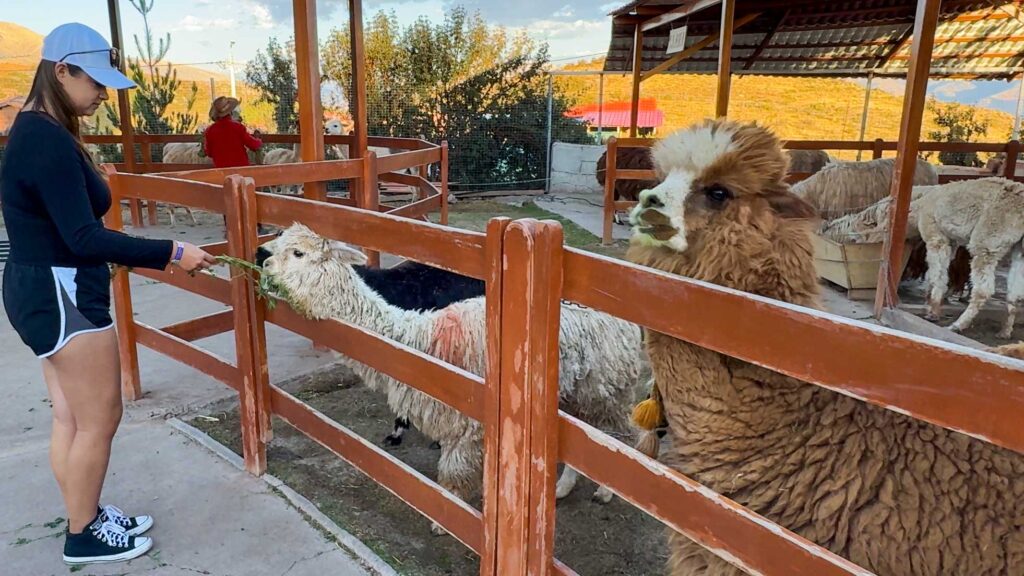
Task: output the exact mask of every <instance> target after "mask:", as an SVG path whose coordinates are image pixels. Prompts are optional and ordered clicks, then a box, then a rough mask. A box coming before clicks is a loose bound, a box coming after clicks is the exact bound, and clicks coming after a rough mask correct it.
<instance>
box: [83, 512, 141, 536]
mask: <svg viewBox="0 0 1024 576" xmlns="http://www.w3.org/2000/svg"><path fill="white" fill-rule="evenodd" d="M97 513H98V514H99V516H98V518H99V519H100V522H113V523H114V524H117V525H118V526H120V527H121V528H124V531H125V532H127V533H128V535H129V536H139V535H142V534H145V533H146V531H147V530H149V529H150V528H152V527H153V518H152V517H151V516H125V513H124V512H122V511H121V509H120V508H118V507H117V506H104V507H103V508H100V509H99V510H98V511H97Z"/></svg>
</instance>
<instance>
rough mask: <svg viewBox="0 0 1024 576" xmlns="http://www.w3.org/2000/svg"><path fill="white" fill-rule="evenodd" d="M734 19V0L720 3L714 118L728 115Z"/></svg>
mask: <svg viewBox="0 0 1024 576" xmlns="http://www.w3.org/2000/svg"><path fill="white" fill-rule="evenodd" d="M735 19H736V0H723V1H722V22H721V28H720V31H719V33H718V36H719V38H718V91H717V93H716V94H715V117H716V118H722V117H725V116H728V115H729V91H730V90H731V89H732V33H733V25H734V21H735Z"/></svg>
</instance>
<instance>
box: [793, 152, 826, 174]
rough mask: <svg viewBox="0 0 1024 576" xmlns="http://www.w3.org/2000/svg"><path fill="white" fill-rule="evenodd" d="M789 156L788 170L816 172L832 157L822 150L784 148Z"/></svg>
mask: <svg viewBox="0 0 1024 576" xmlns="http://www.w3.org/2000/svg"><path fill="white" fill-rule="evenodd" d="M786 155H787V156H789V171H790V172H800V173H807V174H817V173H818V172H821V170H822V169H823V168H825V166H828V165H829V164H831V163H832V162H833V161H834V159H833V158H832V157H831V156H829V155H828V152H825V151H824V150H786Z"/></svg>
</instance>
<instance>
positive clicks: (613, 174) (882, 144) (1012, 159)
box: [601, 137, 1024, 245]
mask: <svg viewBox="0 0 1024 576" xmlns="http://www.w3.org/2000/svg"><path fill="white" fill-rule="evenodd" d="M656 142H657V140H656V139H652V138H616V137H612V138H609V139H608V144H607V146H608V152H607V155H606V158H609V159H610V158H618V151H619V149H620V148H650V147H651V146H654V144H655V143H656ZM896 145H897V143H896V142H886V141H885V140H882V139H878V140H874V141H873V142H861V141H857V140H854V141H844V140H789V141H787V142H784V146H785V148H786V149H788V150H858V151H868V152H871V157H872V159H878V158H881V157H882V156H883V154H884V153H885V152H894V153H895V152H896ZM920 151H921V152H967V153H969V152H989V153H1004V154H1005V155H1006V161H1005V162H1004V164H1003V170H1002V174H1003V177H1005V178H1009V179H1012V180H1017V181H1019V182H1024V177H1018V176H1017V175H1016V171H1017V157H1018V156H1019V155H1020V153H1021V143H1020V142H1019V141H1017V140H1012V141H1010V142H1007V143H1005V144H1001V143H996V144H983V143H974V142H952V143H951V142H921V145H920ZM606 166H607V168H606V172H605V179H604V213H603V215H602V219H603V221H604V229H603V234H602V238H601V240H602V242H603V243H604V244H606V245H607V244H611V243H612V241H613V238H612V224H613V223H614V220H615V213H616V212H619V211H624V210H631V209H632V208H633V206H636V202H633V201H628V200H616V199H615V184H616V182H618V181H619V180H655V179H656V178H655V175H654V170H626V169H619V167H618V163H617V162H612V161H611V160H608V161H606ZM810 176H811V174H810V173H807V172H791V173H790V174H789V176H788V178H787V180H788V181H789V182H790V183H793V182H799V181H800V180H804V179H806V178H808V177H810ZM986 176H992V174H982V173H980V172H979V173H977V174H941V175H939V183H940V184H945V183H947V182H953V181H956V180H970V179H974V178H984V177H986Z"/></svg>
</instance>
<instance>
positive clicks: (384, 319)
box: [263, 223, 641, 534]
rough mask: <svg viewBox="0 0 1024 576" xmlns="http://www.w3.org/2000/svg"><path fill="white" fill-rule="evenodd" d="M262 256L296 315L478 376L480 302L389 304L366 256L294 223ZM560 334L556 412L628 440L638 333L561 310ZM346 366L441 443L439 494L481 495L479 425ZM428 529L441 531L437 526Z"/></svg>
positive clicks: (602, 492)
mask: <svg viewBox="0 0 1024 576" xmlns="http://www.w3.org/2000/svg"><path fill="white" fill-rule="evenodd" d="M265 248H266V249H267V250H268V251H269V252H270V254H271V256H270V257H268V258H267V259H266V260H265V262H264V264H263V273H264V274H266V275H267V277H268V279H269V280H270V281H271V282H272V283H274V284H276V285H278V286H280V287H281V288H282V291H283V292H284V293H286V294H288V296H289V301H290V303H291V304H292V305H293V307H294V308H295V310H296V311H297V312H299V313H300V314H303V315H304V316H306V317H308V318H312V319H318V320H319V319H329V318H330V319H335V320H342V321H346V322H350V323H353V324H356V325H359V326H362V327H363V328H365V329H368V330H370V331H373V332H376V333H378V334H380V335H382V336H384V337H387V338H390V339H392V340H396V341H398V342H400V343H402V344H405V345H406V346H409V347H411V348H414V349H416V350H419V351H421V352H425V353H428V354H430V355H432V356H435V357H437V358H439V359H441V360H444V361H445V362H449V363H451V364H454V365H456V366H458V367H460V368H462V369H464V370H468V371H470V372H473V373H475V374H478V375H479V374H483V373H484V371H485V369H486V365H487V363H486V358H485V350H486V338H485V333H486V329H487V328H486V323H487V314H486V309H485V299H484V298H473V299H470V300H464V301H462V302H459V303H456V304H452V305H451V306H448V307H446V308H444V309H441V310H435V311H427V312H421V311H410V310H402V309H400V308H398V307H396V306H392V305H390V304H388V303H387V301H386V300H385V299H384V298H382V297H381V296H380V295H379V294H377V293H376V292H375V291H374V290H373V289H371V288H370V287H369V286H367V285H366V282H364V281H363V280H362V278H360V276H359V274H358V273H357V272H356V271H355V269H354V268H353V266H355V265H364V264H365V263H366V256H365V255H364V254H363V253H362V252H360V251H358V250H355V249H353V248H351V247H349V246H347V245H345V244H343V243H341V242H337V241H331V240H326V239H323V238H321V237H319V236H317V235H316V234H314V233H313V232H312V231H311V230H310V229H309V228H307V227H305V226H303V225H302V224H298V223H295V224H293V225H292V226H290V227H289V228H288V229H286V230H285V231H284V232H283V233H282V234H281V236H279V237H278V238H276V239H274V240H271V241H270V242H268V243H267V244H265ZM559 336H560V337H559V351H560V353H559V389H560V394H559V396H560V398H559V399H560V404H561V407H562V408H563V409H564V410H566V411H568V412H570V413H574V414H576V415H578V416H579V417H581V418H583V419H586V420H588V421H589V422H591V423H593V424H594V425H596V426H600V427H602V428H605V429H608V430H611V431H614V432H619V433H625V432H627V431H628V430H629V421H628V417H627V414H626V407H627V406H628V402H630V401H631V399H632V398H634V394H635V393H636V392H637V390H636V387H637V384H639V382H638V381H637V380H638V377H639V375H640V368H641V354H640V345H641V332H640V330H639V329H638V328H637V327H636V326H635V325H633V324H630V323H628V322H626V321H623V320H619V319H617V318H614V317H612V316H609V315H607V314H603V313H600V312H597V311H595V310H591V309H588V308H584V307H581V306H575V305H563V306H562V309H561V323H560V326H559ZM350 364H351V365H352V368H353V370H355V372H356V373H357V374H358V375H359V376H360V377H361V378H362V379H363V382H365V383H366V385H367V386H368V387H369V388H370V389H372V390H375V391H379V392H383V393H384V394H386V395H387V399H388V405H389V407H390V408H391V410H392V411H394V412H395V413H396V414H397V415H398V416H404V417H407V418H408V419H409V420H410V421H411V422H412V423H413V424H414V425H415V426H416V427H417V428H418V429H420V430H421V431H423V433H424V434H426V435H427V436H428V437H430V438H432V439H434V440H437V441H438V442H440V444H441V456H440V461H439V463H438V481H439V483H440V484H441V486H442V487H444V488H445V489H446V490H448V491H450V492H451V493H453V494H454V495H456V496H457V497H459V498H462V499H463V500H466V499H468V497H470V496H471V495H472V494H473V493H475V492H476V491H477V490H478V489H479V487H480V481H481V466H482V462H483V453H482V446H481V442H482V439H483V428H482V426H481V424H480V423H479V422H476V421H474V420H472V419H470V418H468V417H466V416H464V415H462V414H461V413H459V412H458V411H456V410H455V409H453V408H451V407H449V406H447V405H445V404H443V403H441V402H439V401H437V400H435V399H434V398H432V397H431V396H429V395H427V394H424V393H423V392H420V391H419V390H416V389H415V388H411V387H409V386H406V385H405V384H402V383H400V382H397V381H395V380H394V379H392V378H390V377H388V376H386V375H384V374H382V373H380V372H378V371H376V370H374V369H372V368H369V367H367V366H365V365H363V364H360V363H358V362H352V361H350ZM575 480H576V473H575V471H573V470H571V469H570V468H569V467H568V466H567V467H565V470H564V472H563V476H562V478H561V479H560V480H559V482H558V485H557V487H556V496H557V497H563V496H565V495H567V494H568V493H569V491H570V490H571V489H572V484H573V483H575ZM594 498H595V499H597V500H599V501H601V502H608V501H610V500H611V498H612V493H611V491H610V490H608V489H607V488H605V487H600V488H599V489H598V491H597V492H596V493H595V494H594ZM433 531H434V533H435V534H440V533H443V530H442V529H441V528H440V526H437V525H435V526H434V527H433Z"/></svg>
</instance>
